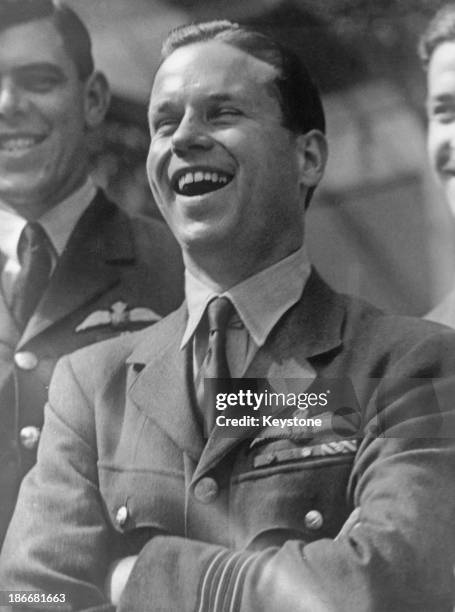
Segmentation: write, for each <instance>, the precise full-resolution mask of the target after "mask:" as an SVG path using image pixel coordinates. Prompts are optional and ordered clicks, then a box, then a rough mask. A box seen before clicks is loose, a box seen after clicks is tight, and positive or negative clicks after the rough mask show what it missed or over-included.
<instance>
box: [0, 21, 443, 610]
mask: <svg viewBox="0 0 455 612" xmlns="http://www.w3.org/2000/svg"><path fill="white" fill-rule="evenodd" d="M163 53H164V58H163V62H162V63H161V65H160V67H159V69H158V72H157V74H156V77H155V80H154V85H153V89H152V94H151V102H150V110H149V119H150V129H151V137H152V140H151V147H150V153H149V158H148V173H149V178H150V182H151V185H152V189H153V192H154V195H155V198H156V199H157V201H158V202H159V205H160V207H161V210H162V212H163V215H164V217H165V218H166V220H167V222H168V224H169V226H170V227H171V229H172V231H173V233H174V234H175V236H176V237H177V239H178V241H179V243H180V245H181V247H182V252H183V257H184V262H185V267H186V302H185V304H184V305H183V306H182V307H181V308H180V309H179V310H178V311H177V312H175V313H173V314H171V315H170V316H169V317H167V318H166V319H164V320H163V321H160V322H159V323H157V324H156V325H154V326H153V327H152V328H151V329H150V330H147V331H145V332H138V333H137V334H131V335H129V336H127V337H125V338H120V339H116V340H111V341H108V342H106V343H102V344H99V345H97V346H95V347H90V348H88V349H84V350H83V351H80V352H77V353H76V354H74V355H73V356H70V357H66V358H64V359H63V360H62V361H61V363H60V365H59V366H58V367H57V370H56V374H55V379H54V383H53V385H52V387H51V391H50V398H49V405H48V408H47V412H46V423H45V426H44V430H43V437H42V441H43V444H42V446H41V447H40V452H39V456H38V461H37V464H36V466H35V468H34V469H33V470H32V471H31V472H30V473H29V474H28V476H27V477H26V478H25V480H24V483H23V487H22V490H21V494H20V496H19V501H18V505H17V508H16V512H15V515H14V517H13V520H12V523H11V526H10V530H9V532H8V535H7V538H6V541H5V546H4V551H3V555H2V560H1V566H0V577H1V578H0V579H1V584H2V588H3V589H23V590H27V591H34V590H40V591H41V592H42V593H47V594H50V593H61V594H63V596H62V599H60V601H61V602H62V601H63V599H65V603H62V609H65V610H82V609H86V610H88V609H90V610H100V611H101V610H112V609H114V607H115V608H116V609H117V610H121V611H122V612H123V611H125V612H127V611H128V612H132V611H137V612H143V611H144V610H156V611H158V610H160V611H161V610H162V611H171V610H172V611H179V612H181V611H188V612H189V611H200V612H202V611H208V612H218V611H224V612H234V611H242V612H282V611H290V612H291V611H292V612H294V611H299V612H322V611H324V612H329V611H330V612H353V611H358V612H366V611H370V612H371V611H384V612H386V611H387V612H391V611H396V612H398V611H400V612H411V610H412V611H413V612H415V611H416V610H419V611H420V612H424V611H425V612H428V611H429V610H432V611H436V610H438V611H441V612H442V611H446V610H447V611H448V610H451V607H452V582H453V575H452V561H453V556H454V540H455V538H454V530H455V526H454V521H453V517H454V510H455V448H454V444H453V431H454V427H453V414H452V412H451V410H449V409H448V408H447V404H448V403H449V404H450V407H451V404H452V399H453V381H452V377H453V373H454V371H455V338H454V335H453V333H452V332H451V331H450V330H448V329H446V328H442V327H440V326H438V325H436V324H432V323H428V322H422V321H418V320H415V319H409V318H400V317H394V316H389V315H384V314H383V313H381V312H380V311H378V310H376V309H375V308H373V307H372V306H370V305H368V304H366V303H364V302H362V301H359V300H356V299H354V298H351V297H348V296H341V295H338V294H336V293H335V292H333V291H332V290H331V289H330V288H329V287H327V285H326V284H325V283H324V282H323V280H322V279H321V278H320V277H319V276H318V275H317V273H316V272H315V271H314V270H312V269H311V266H310V264H309V262H308V258H307V255H306V253H305V248H304V240H303V238H304V231H303V230H304V224H303V213H304V208H305V204H307V203H308V201H309V198H310V197H311V193H312V191H313V190H314V188H315V187H316V186H317V184H318V183H319V180H320V179H321V177H322V175H323V172H324V167H325V162H326V157H327V145H326V139H325V136H324V115H323V111H322V106H321V101H320V98H319V95H318V92H317V90H316V88H315V86H314V85H313V83H312V81H311V79H310V78H309V76H308V74H307V72H306V70H305V68H304V67H303V66H302V65H301V63H300V62H299V60H298V59H297V58H296V57H294V55H293V54H292V53H289V52H287V51H285V50H284V49H282V48H281V47H280V46H278V45H277V44H276V43H275V42H274V41H273V40H271V39H270V38H268V37H264V36H263V35H261V34H259V33H256V32H252V31H248V30H245V29H243V28H241V27H239V26H236V25H235V24H231V23H229V22H211V23H208V24H200V25H193V26H188V27H186V28H183V29H180V30H178V31H176V32H174V33H173V34H171V36H170V38H169V39H168V41H167V42H166V43H165V46H164V51H163ZM232 379H236V380H232ZM239 381H240V382H239ZM242 381H243V384H244V387H239V386H238V385H239V384H240V383H241V382H242ZM436 393H437V394H438V398H439V403H438V401H437V399H436ZM274 394H275V396H276V398H279V396H280V394H281V396H282V398H283V400H281V399H277V400H276V403H275V404H273V402H272V403H270V401H269V400H270V399H271V398H272V397H273V395H274ZM446 397H448V398H449V400H450V401H449V402H447V401H446ZM250 400H251V401H250ZM266 400H267V401H266ZM242 402H243V406H242ZM239 407H240V408H241V410H239ZM256 408H257V410H256ZM254 419H257V421H256V420H254ZM228 422H229V423H230V425H231V427H230V428H229V427H226V424H227V423H228ZM242 423H243V425H242ZM31 508H33V513H32V512H31Z"/></svg>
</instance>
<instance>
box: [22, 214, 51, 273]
mask: <svg viewBox="0 0 455 612" xmlns="http://www.w3.org/2000/svg"><path fill="white" fill-rule="evenodd" d="M39 251H41V252H43V251H44V252H45V253H47V254H48V255H49V256H50V253H51V245H50V242H49V238H48V237H47V234H46V232H45V231H44V229H43V228H42V227H41V225H40V224H39V223H34V222H29V223H27V225H26V226H25V227H24V229H23V230H22V233H21V235H20V238H19V242H18V244H17V258H18V259H19V263H20V264H21V265H22V264H23V263H24V259H25V257H26V255H27V254H30V255H34V254H36V253H38V252H39Z"/></svg>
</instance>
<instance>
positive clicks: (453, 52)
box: [428, 41, 455, 96]
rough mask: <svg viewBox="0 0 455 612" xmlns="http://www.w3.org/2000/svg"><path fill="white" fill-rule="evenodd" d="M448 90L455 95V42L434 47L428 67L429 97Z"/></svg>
mask: <svg viewBox="0 0 455 612" xmlns="http://www.w3.org/2000/svg"><path fill="white" fill-rule="evenodd" d="M449 90H452V92H453V94H454V95H455V41H454V42H444V43H442V44H441V45H439V46H438V47H436V49H435V50H434V52H433V55H432V56H431V59H430V63H429V65H428V93H429V95H430V96H437V95H439V94H442V93H445V92H447V91H449Z"/></svg>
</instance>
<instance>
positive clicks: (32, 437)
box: [19, 425, 41, 450]
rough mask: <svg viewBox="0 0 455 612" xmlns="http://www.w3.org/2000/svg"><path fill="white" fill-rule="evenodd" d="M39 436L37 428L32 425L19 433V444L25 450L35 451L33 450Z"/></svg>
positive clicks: (39, 432)
mask: <svg viewBox="0 0 455 612" xmlns="http://www.w3.org/2000/svg"><path fill="white" fill-rule="evenodd" d="M40 435H41V431H40V429H39V427H34V426H33V425H28V426H27V427H22V429H21V430H20V432H19V438H20V441H21V444H22V446H23V447H24V448H26V449H27V450H35V448H36V447H37V446H38V442H39V439H40Z"/></svg>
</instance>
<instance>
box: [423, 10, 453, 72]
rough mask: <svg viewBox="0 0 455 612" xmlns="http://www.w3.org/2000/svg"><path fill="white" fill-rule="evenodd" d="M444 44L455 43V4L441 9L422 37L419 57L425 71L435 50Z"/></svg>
mask: <svg viewBox="0 0 455 612" xmlns="http://www.w3.org/2000/svg"><path fill="white" fill-rule="evenodd" d="M444 42H454V43H455V3H451V4H446V5H444V6H443V7H442V8H441V9H439V11H438V12H437V13H436V14H435V16H434V17H433V19H432V20H431V21H430V23H429V24H428V26H427V29H426V30H425V32H424V33H423V34H422V36H421V37H420V41H419V47H418V50H419V57H420V60H421V62H422V65H423V67H424V68H425V69H427V67H428V64H429V63H430V59H431V56H432V55H433V53H434V51H435V49H436V48H437V47H439V45H441V44H442V43H444Z"/></svg>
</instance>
